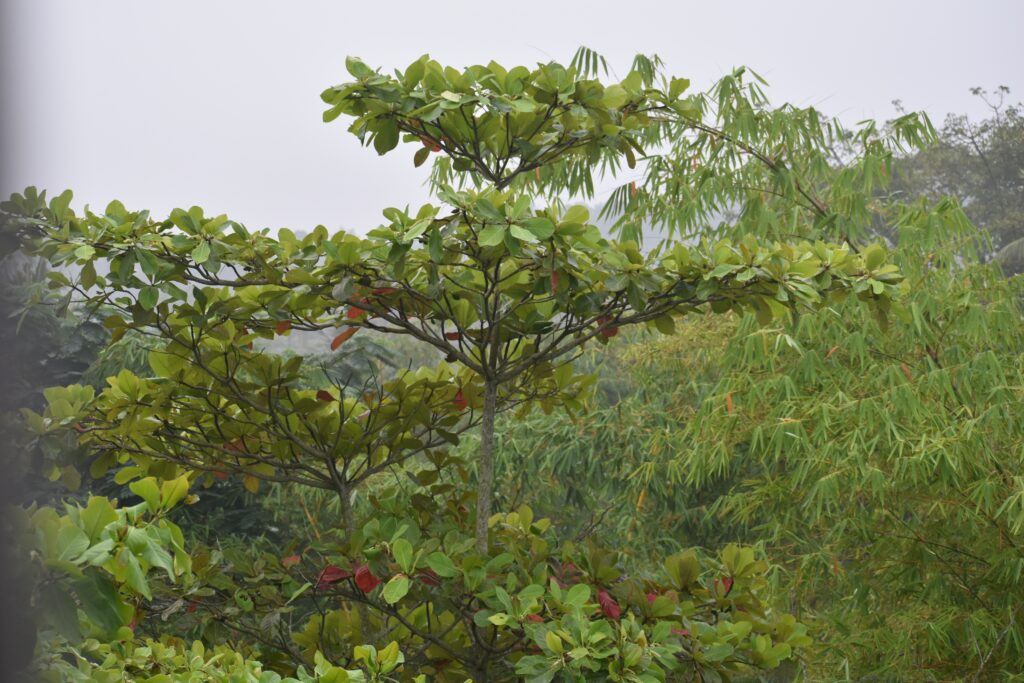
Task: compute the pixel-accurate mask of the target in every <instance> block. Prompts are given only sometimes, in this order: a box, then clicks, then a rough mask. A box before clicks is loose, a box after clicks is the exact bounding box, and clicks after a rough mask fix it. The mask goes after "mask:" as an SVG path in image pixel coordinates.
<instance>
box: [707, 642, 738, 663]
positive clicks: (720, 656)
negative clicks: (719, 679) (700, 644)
mask: <svg viewBox="0 0 1024 683" xmlns="http://www.w3.org/2000/svg"><path fill="white" fill-rule="evenodd" d="M735 651H736V650H735V648H734V647H733V646H732V645H730V644H729V643H715V644H714V645H712V646H711V647H709V648H707V649H705V650H704V659H706V660H707V661H709V662H720V661H722V660H724V659H726V658H728V657H729V656H730V655H732V653H733V652H735Z"/></svg>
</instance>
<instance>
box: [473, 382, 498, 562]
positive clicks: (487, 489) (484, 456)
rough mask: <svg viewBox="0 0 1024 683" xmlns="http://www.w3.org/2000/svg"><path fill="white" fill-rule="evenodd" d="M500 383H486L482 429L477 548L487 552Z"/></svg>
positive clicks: (478, 481)
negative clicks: (495, 422) (495, 418)
mask: <svg viewBox="0 0 1024 683" xmlns="http://www.w3.org/2000/svg"><path fill="white" fill-rule="evenodd" d="M497 404H498V384H497V382H495V381H493V380H488V381H487V382H486V383H484V414H483V420H482V424H481V429H480V464H479V468H478V472H477V488H476V549H477V552H479V553H480V554H481V555H486V554H487V520H489V519H490V518H491V491H492V489H493V488H494V415H495V413H496V412H497Z"/></svg>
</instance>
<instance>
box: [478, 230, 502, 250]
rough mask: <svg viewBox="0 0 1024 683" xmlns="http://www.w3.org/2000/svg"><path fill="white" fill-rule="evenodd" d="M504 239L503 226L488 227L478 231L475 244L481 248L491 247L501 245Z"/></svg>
mask: <svg viewBox="0 0 1024 683" xmlns="http://www.w3.org/2000/svg"><path fill="white" fill-rule="evenodd" d="M504 239H505V226H504V225H488V226H487V227H485V228H484V229H483V230H481V231H480V234H479V236H478V237H477V242H479V243H480V246H482V247H493V246H496V245H498V244H501V243H502V241H503V240H504Z"/></svg>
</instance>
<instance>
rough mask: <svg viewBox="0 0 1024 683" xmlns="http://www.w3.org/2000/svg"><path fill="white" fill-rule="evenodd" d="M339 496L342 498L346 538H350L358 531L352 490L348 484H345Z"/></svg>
mask: <svg viewBox="0 0 1024 683" xmlns="http://www.w3.org/2000/svg"><path fill="white" fill-rule="evenodd" d="M338 497H339V498H340V499H341V518H342V520H343V521H344V522H345V535H346V536H347V538H346V540H349V539H351V538H352V537H353V536H354V535H355V533H356V520H355V517H353V516H352V491H350V490H349V488H348V486H347V485H343V486H342V488H341V491H339V492H338Z"/></svg>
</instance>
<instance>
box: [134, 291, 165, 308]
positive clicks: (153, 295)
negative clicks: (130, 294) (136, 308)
mask: <svg viewBox="0 0 1024 683" xmlns="http://www.w3.org/2000/svg"><path fill="white" fill-rule="evenodd" d="M159 300H160V290H159V289H157V288H156V287H143V288H142V289H141V290H139V305H140V306H142V307H143V308H145V309H146V310H147V311H152V310H153V309H154V308H156V303H157V301H159Z"/></svg>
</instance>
